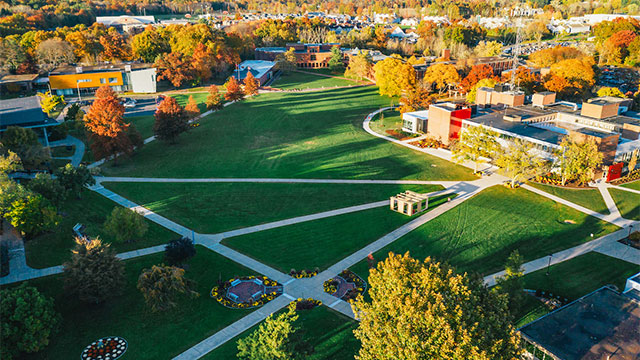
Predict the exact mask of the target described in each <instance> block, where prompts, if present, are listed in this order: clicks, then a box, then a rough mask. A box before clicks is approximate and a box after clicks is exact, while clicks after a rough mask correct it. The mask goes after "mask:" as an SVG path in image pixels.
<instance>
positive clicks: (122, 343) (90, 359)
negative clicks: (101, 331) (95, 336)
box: [80, 336, 129, 360]
mask: <svg viewBox="0 0 640 360" xmlns="http://www.w3.org/2000/svg"><path fill="white" fill-rule="evenodd" d="M127 347H129V345H128V344H127V341H126V340H125V339H123V338H121V337H118V336H109V337H105V338H102V339H100V340H97V341H95V342H93V343H92V344H91V345H89V346H87V347H86V348H85V349H84V351H83V352H82V355H81V356H80V358H81V359H82V360H115V359H118V358H120V357H121V356H122V355H124V353H125V352H126V351H127Z"/></svg>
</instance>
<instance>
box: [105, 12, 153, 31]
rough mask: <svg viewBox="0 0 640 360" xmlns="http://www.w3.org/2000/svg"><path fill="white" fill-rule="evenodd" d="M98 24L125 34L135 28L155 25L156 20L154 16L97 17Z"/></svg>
mask: <svg viewBox="0 0 640 360" xmlns="http://www.w3.org/2000/svg"><path fill="white" fill-rule="evenodd" d="M96 22H97V23H98V24H102V25H104V26H106V27H113V28H115V29H116V30H118V31H120V32H123V31H129V30H130V29H133V28H144V27H146V26H147V25H152V24H155V22H156V19H155V18H154V17H153V16H130V15H120V16H97V17H96Z"/></svg>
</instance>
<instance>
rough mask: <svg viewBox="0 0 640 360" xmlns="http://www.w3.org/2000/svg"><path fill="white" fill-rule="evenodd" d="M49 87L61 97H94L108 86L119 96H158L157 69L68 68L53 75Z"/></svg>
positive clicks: (126, 66) (148, 66)
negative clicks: (125, 92) (89, 95)
mask: <svg viewBox="0 0 640 360" xmlns="http://www.w3.org/2000/svg"><path fill="white" fill-rule="evenodd" d="M49 84H50V86H51V90H53V91H55V92H56V93H57V94H58V95H72V94H74V93H75V94H78V93H79V92H80V93H83V94H92V93H93V92H95V91H96V90H97V89H98V88H99V87H101V86H105V85H108V86H110V87H111V88H112V89H113V90H114V91H118V92H120V91H132V92H134V93H155V92H156V68H154V67H153V66H152V65H151V64H140V63H133V64H107V65H95V66H76V67H73V66H66V67H61V68H58V69H55V70H53V71H52V72H51V73H50V75H49Z"/></svg>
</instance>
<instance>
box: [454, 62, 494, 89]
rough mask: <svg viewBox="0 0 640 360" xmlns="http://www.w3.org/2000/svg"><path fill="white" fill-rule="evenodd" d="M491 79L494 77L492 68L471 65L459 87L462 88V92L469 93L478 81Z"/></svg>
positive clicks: (482, 65)
mask: <svg viewBox="0 0 640 360" xmlns="http://www.w3.org/2000/svg"><path fill="white" fill-rule="evenodd" d="M492 78H495V76H493V68H492V67H491V66H489V65H487V64H480V65H473V67H471V71H469V74H468V75H467V77H465V78H464V79H462V82H461V83H460V87H462V89H463V90H464V91H466V92H469V90H471V88H472V87H473V86H474V85H475V84H477V83H478V81H480V80H482V79H492Z"/></svg>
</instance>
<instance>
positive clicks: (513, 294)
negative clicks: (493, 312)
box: [495, 250, 527, 316]
mask: <svg viewBox="0 0 640 360" xmlns="http://www.w3.org/2000/svg"><path fill="white" fill-rule="evenodd" d="M522 264H523V260H522V256H520V253H519V252H518V250H514V251H513V252H512V253H511V254H510V255H509V257H508V258H507V261H506V263H505V266H504V271H505V274H504V275H503V276H499V277H498V278H497V279H496V287H495V291H498V292H501V293H503V294H507V296H508V297H509V298H508V299H509V302H508V308H509V310H510V312H511V314H512V315H514V316H515V315H516V314H518V313H519V310H520V309H521V308H522V306H523V305H524V302H525V297H526V296H527V294H526V293H525V292H524V284H523V282H522V277H523V276H524V269H523V268H522Z"/></svg>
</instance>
